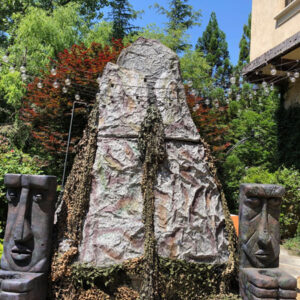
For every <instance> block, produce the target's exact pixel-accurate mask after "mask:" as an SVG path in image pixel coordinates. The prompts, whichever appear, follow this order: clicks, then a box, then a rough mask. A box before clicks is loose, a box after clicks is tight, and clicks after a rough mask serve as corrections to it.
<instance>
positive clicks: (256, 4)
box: [250, 0, 300, 61]
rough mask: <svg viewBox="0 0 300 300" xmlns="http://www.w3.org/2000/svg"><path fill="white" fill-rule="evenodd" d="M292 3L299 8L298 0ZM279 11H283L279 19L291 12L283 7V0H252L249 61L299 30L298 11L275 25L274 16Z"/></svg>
mask: <svg viewBox="0 0 300 300" xmlns="http://www.w3.org/2000/svg"><path fill="white" fill-rule="evenodd" d="M292 5H293V7H295V6H297V7H298V8H299V7H300V0H295V1H294V3H292ZM284 12H286V13H284ZM280 13H283V14H282V15H283V16H282V17H281V18H280V19H281V20H282V19H284V18H285V17H286V16H287V15H288V14H291V10H289V9H287V8H285V0H252V26H251V50H250V60H251V61H252V60H254V59H255V58H257V57H258V56H260V55H262V54H264V53H265V52H267V51H268V50H270V49H272V48H273V47H275V46H277V45H278V44H280V43H281V42H283V41H284V40H286V39H287V38H289V37H291V36H292V35H294V34H296V33H297V32H299V31H300V13H299V12H298V13H297V14H295V15H294V16H292V17H291V18H290V19H288V20H287V21H286V22H284V23H283V24H281V25H280V26H277V21H276V20H275V19H274V18H275V17H276V16H278V15H279V14H280Z"/></svg>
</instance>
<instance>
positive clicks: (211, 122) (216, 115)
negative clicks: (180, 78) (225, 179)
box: [186, 88, 230, 158]
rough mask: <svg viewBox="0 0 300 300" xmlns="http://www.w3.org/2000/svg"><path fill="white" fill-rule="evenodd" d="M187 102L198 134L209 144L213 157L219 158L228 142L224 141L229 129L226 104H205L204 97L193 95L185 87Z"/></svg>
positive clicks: (228, 144)
mask: <svg viewBox="0 0 300 300" xmlns="http://www.w3.org/2000/svg"><path fill="white" fill-rule="evenodd" d="M186 97H187V103H188V106H189V108H190V111H191V114H192V118H193V120H194V123H195V124H196V126H197V129H198V131H199V133H200V135H201V136H202V137H203V138H204V140H205V141H206V142H207V143H208V144H209V145H210V147H211V150H212V152H213V154H214V155H215V157H217V158H220V157H222V154H224V152H225V151H226V149H227V148H228V147H229V146H230V143H228V142H226V134H227V132H228V130H229V127H228V125H226V124H227V123H228V122H226V117H227V109H228V107H227V106H220V107H219V108H218V109H216V108H215V107H211V106H209V105H206V104H205V99H203V98H201V97H197V96H194V95H192V94H190V93H189V90H188V89H187V88H186Z"/></svg>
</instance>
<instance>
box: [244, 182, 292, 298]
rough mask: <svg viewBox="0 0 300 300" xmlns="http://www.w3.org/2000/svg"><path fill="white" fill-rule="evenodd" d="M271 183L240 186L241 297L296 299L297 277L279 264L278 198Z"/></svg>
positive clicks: (278, 192) (279, 191)
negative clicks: (282, 268)
mask: <svg viewBox="0 0 300 300" xmlns="http://www.w3.org/2000/svg"><path fill="white" fill-rule="evenodd" d="M284 192H285V189H284V188H283V187H282V186H279V185H271V184H242V185H241V187H240V212H239V223H240V224H239V238H240V255H241V257H240V271H239V282H240V294H241V296H242V298H243V300H253V299H257V300H260V299H296V296H297V293H296V286H297V281H296V279H295V278H293V277H292V276H290V275H289V274H287V273H285V272H283V271H282V270H280V269H279V268H278V266H279V251H280V248H279V242H280V228H279V216H280V205H281V198H282V196H283V195H284Z"/></svg>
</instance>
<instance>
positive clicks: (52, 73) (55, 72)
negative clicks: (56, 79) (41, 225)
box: [51, 67, 57, 76]
mask: <svg viewBox="0 0 300 300" xmlns="http://www.w3.org/2000/svg"><path fill="white" fill-rule="evenodd" d="M56 74H57V71H56V68H55V67H53V68H52V69H51V75H53V76H56Z"/></svg>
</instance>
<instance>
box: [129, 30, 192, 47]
mask: <svg viewBox="0 0 300 300" xmlns="http://www.w3.org/2000/svg"><path fill="white" fill-rule="evenodd" d="M141 36H142V37H144V38H148V39H155V40H159V41H160V42H161V43H162V44H164V45H165V46H167V47H169V48H170V49H172V50H173V51H176V50H177V49H178V45H179V44H181V43H182V42H183V41H184V43H187V42H188V39H189V35H187V34H186V33H185V30H183V29H180V28H179V29H177V30H169V31H167V30H166V29H162V28H160V27H158V26H156V25H155V24H149V25H147V26H146V27H145V28H142V29H141V30H140V31H139V32H136V33H133V34H130V35H128V36H127V37H125V38H124V40H123V42H124V44H125V45H127V44H129V43H133V42H134V41H136V40H137V39H138V38H139V37H141Z"/></svg>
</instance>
